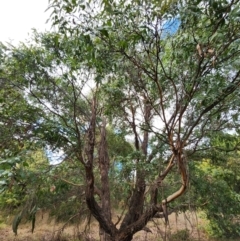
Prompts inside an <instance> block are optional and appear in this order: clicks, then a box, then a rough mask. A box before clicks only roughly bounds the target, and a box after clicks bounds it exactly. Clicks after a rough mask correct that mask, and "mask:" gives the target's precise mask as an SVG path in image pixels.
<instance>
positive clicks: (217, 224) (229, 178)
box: [190, 135, 240, 237]
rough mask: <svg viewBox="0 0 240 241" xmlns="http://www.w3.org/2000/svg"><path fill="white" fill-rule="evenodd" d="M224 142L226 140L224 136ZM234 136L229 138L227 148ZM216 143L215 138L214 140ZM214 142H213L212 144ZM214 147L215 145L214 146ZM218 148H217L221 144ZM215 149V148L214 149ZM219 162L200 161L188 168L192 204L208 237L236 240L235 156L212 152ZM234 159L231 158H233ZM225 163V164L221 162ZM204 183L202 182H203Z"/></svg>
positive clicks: (237, 177) (238, 178)
mask: <svg viewBox="0 0 240 241" xmlns="http://www.w3.org/2000/svg"><path fill="white" fill-rule="evenodd" d="M226 137H227V138H228V140H230V137H229V136H228V135H226ZM235 139H236V137H234V136H233V137H232V142H231V145H233V144H234V140H235ZM218 140H219V139H218ZM213 142H214V141H213ZM215 144H216V143H215ZM224 144H225V145H227V146H228V144H226V143H224V142H221V145H218V147H219V148H220V147H221V146H223V145H224ZM215 147H216V146H215ZM215 153H217V154H218V156H221V154H223V155H224V158H223V156H221V159H219V161H217V157H215V158H214V160H211V159H208V160H206V159H205V160H203V161H201V162H200V163H196V164H194V165H192V169H190V170H191V178H192V184H193V189H194V194H193V195H194V198H195V200H196V204H197V205H199V207H200V209H201V210H204V211H205V213H206V217H207V219H209V221H210V222H209V226H208V228H207V231H208V232H209V234H210V235H211V236H217V237H239V235H240V230H239V215H240V203H239V197H240V196H239V184H240V183H239V181H240V173H239V171H238V170H239V167H238V166H239V163H238V159H239V153H238V152H236V151H235V152H234V154H232V153H231V152H230V153H229V154H226V152H225V151H223V153H221V151H220V149H219V150H218V152H215ZM233 156H234V157H233ZM223 160H225V161H223ZM203 180H204V181H203Z"/></svg>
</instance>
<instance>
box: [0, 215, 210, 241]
mask: <svg viewBox="0 0 240 241" xmlns="http://www.w3.org/2000/svg"><path fill="white" fill-rule="evenodd" d="M10 219H11V217H6V218H5V220H3V217H2V220H3V221H5V223H8V224H3V223H2V224H0V240H1V241H75V240H84V239H83V237H85V238H86V236H87V237H88V240H89V241H91V240H98V225H97V223H96V222H95V221H93V222H92V223H91V226H90V229H89V230H86V232H85V234H84V228H85V226H86V225H85V224H81V225H69V226H66V227H65V228H64V230H62V227H63V226H64V223H56V222H55V221H54V219H53V218H50V217H49V215H48V213H47V212H44V213H43V212H41V211H39V212H38V214H37V219H36V228H35V230H34V233H33V234H32V233H31V223H30V222H25V223H23V224H20V225H19V228H18V235H17V236H15V235H14V233H13V232H12V228H11V224H10V223H11V220H10ZM205 224H206V222H205V221H203V220H202V219H201V218H199V215H196V213H195V212H186V213H180V214H171V215H170V216H169V225H167V226H166V225H165V223H164V221H163V220H160V219H158V220H153V221H151V222H149V224H148V226H147V227H148V228H149V229H150V230H151V232H146V231H140V232H138V233H136V234H135V235H134V239H133V241H145V240H146V241H161V240H169V241H177V240H178V241H180V240H186V239H187V238H188V237H190V239H189V240H191V241H192V240H207V238H206V235H205V234H204V232H203V226H204V225H205ZM186 230H188V231H186ZM59 234H61V235H60V236H59Z"/></svg>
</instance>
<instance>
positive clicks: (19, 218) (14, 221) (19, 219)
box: [12, 212, 22, 235]
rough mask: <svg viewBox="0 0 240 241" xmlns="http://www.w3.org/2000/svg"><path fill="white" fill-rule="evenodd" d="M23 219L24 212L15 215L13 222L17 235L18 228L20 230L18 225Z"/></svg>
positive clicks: (13, 228)
mask: <svg viewBox="0 0 240 241" xmlns="http://www.w3.org/2000/svg"><path fill="white" fill-rule="evenodd" d="M21 219H22V212H20V213H19V214H17V215H16V216H15V218H14V219H13V223H12V230H13V232H14V233H15V235H17V230H18V225H19V224H20V222H21Z"/></svg>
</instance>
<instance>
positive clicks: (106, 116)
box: [4, 0, 240, 241]
mask: <svg viewBox="0 0 240 241" xmlns="http://www.w3.org/2000/svg"><path fill="white" fill-rule="evenodd" d="M49 8H50V9H51V10H52V15H51V18H50V20H51V21H52V22H53V25H54V26H55V28H56V29H57V30H58V33H49V34H42V35H41V34H37V33H35V44H32V45H22V46H20V47H18V48H14V49H11V50H10V51H9V52H8V53H7V57H6V62H5V69H6V71H5V74H4V75H5V78H8V79H9V80H10V81H12V82H14V83H15V85H17V86H18V87H19V88H22V89H24V92H23V93H24V95H25V96H28V97H26V98H27V100H28V102H29V103H30V104H33V105H35V106H36V105H37V106H38V108H40V109H41V110H42V112H43V114H42V119H41V122H40V124H42V125H44V124H45V126H44V128H43V129H42V130H44V131H42V132H40V134H41V135H40V137H41V138H42V140H45V141H46V144H48V145H49V146H52V147H55V148H59V149H61V150H62V151H63V152H64V153H65V159H66V160H67V159H68V158H71V157H74V158H75V159H76V160H78V161H79V163H80V164H81V166H82V167H83V171H84V173H85V186H86V189H85V198H86V203H87V206H88V208H89V210H90V212H91V213H92V215H93V216H94V217H95V218H96V220H97V221H98V222H99V225H100V231H101V232H100V236H101V240H119V241H120V240H124V241H128V240H132V237H133V235H134V234H135V233H136V232H138V231H140V230H142V229H145V226H146V224H147V223H148V221H150V220H151V219H152V218H154V217H164V218H165V221H166V222H168V207H169V205H170V204H171V203H173V201H174V200H176V199H177V198H179V197H180V196H182V195H183V194H184V192H185V191H186V189H187V186H188V182H189V173H188V163H189V162H190V161H191V159H192V154H193V153H195V152H197V151H198V148H199V146H200V145H202V144H203V143H204V144H205V145H206V146H207V145H208V139H209V136H211V134H212V133H215V132H217V131H219V130H221V131H223V130H226V131H228V130H235V129H236V128H237V127H238V124H239V117H238V113H239V98H238V96H239V85H240V77H239V75H240V70H239V55H240V52H239V38H240V36H239V28H240V24H239V11H240V6H239V1H237V0H232V1H177V2H176V1H166V2H165V1H163V2H162V3H159V2H158V1H132V2H128V1H106V0H105V1H102V2H100V1H90V2H89V1H86V2H85V1H76V0H72V1H67V0H61V1H60V0H59V1H58V0H52V1H50V7H49ZM107 125H111V126H112V128H113V130H114V131H115V132H116V133H119V134H121V135H123V136H124V137H125V138H128V140H129V142H132V148H126V150H127V151H128V154H127V155H125V154H124V155H122V153H121V152H119V153H117V152H115V154H114V155H112V156H111V155H109V152H110V150H109V145H108V143H107V133H108V132H107V131H106V126H107ZM123 143H125V144H124V145H127V144H126V142H123ZM119 154H120V155H119ZM113 163H115V164H116V166H115V167H117V173H119V172H120V173H121V172H126V173H127V176H126V178H123V179H121V181H122V183H121V185H125V187H126V189H127V190H128V194H127V195H126V193H123V197H124V198H125V202H124V205H123V206H125V209H126V211H123V212H122V215H121V216H120V217H119V218H118V220H117V222H114V221H113V217H112V209H111V192H112V190H113V189H114V188H115V187H114V185H111V184H112V182H111V181H110V180H109V177H110V175H111V171H109V170H110V168H111V167H112V165H113ZM96 167H98V168H97V169H96ZM79 168H81V167H79ZM176 170H177V171H178V173H179V182H177V183H176V184H175V186H174V187H171V188H170V187H169V186H168V185H165V183H164V181H165V180H166V177H168V176H171V173H173V172H176ZM119 185H120V184H119ZM164 186H166V187H167V188H164ZM160 190H161V192H160ZM162 190H164V191H162ZM115 197H116V196H115ZM120 199H121V197H120ZM115 203H116V201H115Z"/></svg>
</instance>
